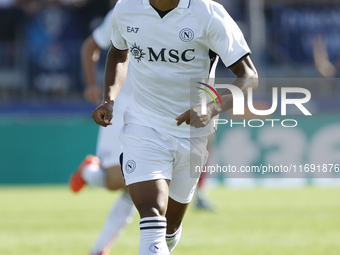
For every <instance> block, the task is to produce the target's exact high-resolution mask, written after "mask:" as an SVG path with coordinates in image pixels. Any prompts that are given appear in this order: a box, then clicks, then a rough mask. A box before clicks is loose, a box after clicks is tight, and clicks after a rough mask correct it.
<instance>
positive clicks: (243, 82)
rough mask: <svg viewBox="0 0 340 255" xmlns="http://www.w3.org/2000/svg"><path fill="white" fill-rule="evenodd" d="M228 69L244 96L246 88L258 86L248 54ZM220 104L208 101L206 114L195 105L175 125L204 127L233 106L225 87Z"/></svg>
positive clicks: (245, 95) (246, 94) (231, 98)
mask: <svg viewBox="0 0 340 255" xmlns="http://www.w3.org/2000/svg"><path fill="white" fill-rule="evenodd" d="M229 69H230V71H231V72H232V73H234V74H235V76H236V79H235V80H234V81H233V83H232V85H235V86H237V87H238V88H240V89H241V90H242V92H243V95H244V98H246V97H247V96H248V88H252V90H253V91H254V90H255V89H256V88H257V86H258V75H257V71H256V68H255V66H254V64H253V62H252V61H251V59H250V57H249V56H245V57H243V58H242V59H241V60H239V61H237V62H236V63H235V64H233V65H232V66H231V67H229ZM221 101H222V105H221V104H220V102H219V101H216V104H215V103H214V102H210V103H209V104H208V105H207V114H206V115H201V106H195V107H193V108H191V109H190V110H188V111H186V112H185V113H183V114H182V115H180V116H178V117H177V118H176V120H177V125H178V126H179V125H181V124H182V123H183V122H186V124H188V125H191V126H193V127H196V128H200V127H204V126H206V125H208V124H209V122H210V121H211V119H212V118H213V117H214V116H216V115H218V114H220V113H222V112H224V111H227V110H229V109H231V108H232V107H233V97H232V94H231V92H230V90H228V89H226V90H224V91H223V93H222V94H221Z"/></svg>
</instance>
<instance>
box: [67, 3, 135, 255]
mask: <svg viewBox="0 0 340 255" xmlns="http://www.w3.org/2000/svg"><path fill="white" fill-rule="evenodd" d="M111 16H112V10H111V11H110V12H109V13H108V14H107V15H106V17H105V19H104V21H103V22H102V24H101V25H100V26H99V27H98V28H97V29H95V30H94V32H93V33H92V35H90V36H89V37H88V38H87V39H86V40H85V42H84V43H83V46H82V51H81V57H82V65H83V71H84V74H85V81H86V88H85V91H84V97H85V99H87V100H88V101H89V102H91V103H94V104H96V105H98V104H99V103H100V102H101V101H102V97H103V92H102V89H101V88H100V86H99V85H98V83H97V81H96V75H95V67H96V62H97V61H98V59H99V54H100V51H101V50H107V49H108V48H109V47H110V44H111V43H110V36H111V30H112V25H111ZM131 93H132V86H131V85H129V84H126V86H124V88H123V89H122V91H121V93H120V94H119V99H117V101H116V104H115V107H114V108H115V119H114V121H113V122H114V125H112V126H110V127H107V128H104V127H100V129H99V134H98V140H97V156H98V157H97V156H93V155H89V156H87V157H86V158H85V160H84V161H83V163H82V164H81V165H80V167H79V168H78V170H77V172H76V173H75V174H74V175H72V176H71V178H70V183H69V184H70V188H71V190H72V191H74V192H79V191H80V190H81V189H82V188H83V187H84V186H85V185H86V184H90V185H94V186H99V187H105V188H107V189H110V190H118V189H122V190H124V192H123V193H122V195H121V196H120V197H119V198H118V199H117V200H116V201H115V203H114V204H113V205H112V208H111V209H110V211H109V213H108V215H107V219H106V221H105V224H104V226H103V229H102V231H101V233H100V234H99V236H98V238H97V241H96V243H95V244H94V245H93V247H92V249H91V251H90V255H106V254H108V252H109V249H110V247H111V245H112V243H113V241H114V240H115V238H116V237H117V236H118V235H119V234H120V233H121V232H122V230H123V229H124V228H125V226H126V224H128V223H129V222H131V220H132V216H133V214H134V211H135V209H134V205H133V203H132V201H131V198H130V195H129V194H128V193H127V192H126V191H127V190H126V186H125V183H124V179H123V176H122V172H121V168H120V164H119V155H120V153H121V144H120V141H119V139H118V133H119V130H120V128H121V127H122V126H123V112H124V110H125V108H126V106H127V103H128V102H129V98H130V96H131Z"/></svg>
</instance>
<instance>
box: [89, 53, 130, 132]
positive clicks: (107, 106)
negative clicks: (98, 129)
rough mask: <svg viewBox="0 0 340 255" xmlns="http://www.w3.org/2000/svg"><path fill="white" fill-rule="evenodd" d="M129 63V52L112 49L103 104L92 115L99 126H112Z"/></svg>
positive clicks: (106, 67)
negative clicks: (114, 109)
mask: <svg viewBox="0 0 340 255" xmlns="http://www.w3.org/2000/svg"><path fill="white" fill-rule="evenodd" d="M128 62H129V55H128V50H118V49H116V48H114V47H111V48H110V50H109V52H108V54H107V58H106V66H105V81H104V99H103V103H102V104H101V105H100V106H98V107H97V109H95V110H94V111H93V113H92V118H93V119H94V121H95V122H96V123H97V124H98V125H101V126H104V127H106V126H107V125H112V123H111V122H110V120H111V119H112V117H113V114H112V112H113V104H114V101H115V100H116V98H117V96H118V93H119V91H120V89H121V87H122V85H123V83H124V81H125V78H126V74H127V68H128Z"/></svg>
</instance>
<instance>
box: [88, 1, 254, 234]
mask: <svg viewBox="0 0 340 255" xmlns="http://www.w3.org/2000/svg"><path fill="white" fill-rule="evenodd" d="M178 2H179V1H178V0H176V1H172V0H150V3H151V5H153V6H154V7H155V8H157V9H158V10H160V11H167V10H171V9H173V8H175V7H176V6H177V5H178ZM127 66H128V51H127V50H126V51H119V50H117V49H115V48H113V47H111V49H110V50H109V52H108V56H107V62H106V70H110V71H109V72H108V71H105V88H104V102H103V104H101V105H100V106H98V108H97V109H95V110H94V111H93V113H92V118H93V119H94V121H95V122H96V123H97V124H99V125H102V126H104V127H106V126H107V125H112V123H111V122H110V120H111V118H112V117H113V114H112V109H113V104H114V101H115V100H116V98H117V95H118V93H119V90H120V88H121V86H122V85H123V83H124V81H125V77H126V72H127ZM230 70H231V71H232V72H233V73H234V74H235V76H236V79H235V81H234V82H233V85H236V86H238V87H239V88H240V89H241V90H242V91H243V93H244V95H245V96H247V89H248V87H251V88H252V89H253V90H255V89H256V87H257V72H256V69H255V67H254V65H253V63H252V61H251V60H250V58H249V57H248V56H247V57H244V58H243V59H241V60H240V61H238V62H237V63H236V64H234V65H233V66H232V67H231V68H230ZM221 99H222V105H223V106H222V105H220V104H217V105H215V104H214V103H209V104H208V107H207V115H204V116H201V115H200V112H201V106H195V107H193V108H192V109H188V111H186V112H184V113H183V114H181V115H180V116H178V117H177V118H176V120H177V125H181V124H183V123H184V122H186V124H188V125H191V126H195V127H203V126H206V125H207V124H208V123H209V122H210V120H211V119H212V117H214V116H216V115H217V114H219V113H221V112H223V111H226V110H229V109H230V108H232V102H233V101H232V96H231V94H230V92H229V90H226V91H224V92H223V94H222V96H221ZM128 189H129V192H130V195H131V198H132V200H133V202H134V204H135V206H136V208H137V210H138V212H139V215H140V217H141V218H144V217H154V216H163V217H164V216H165V217H166V218H167V233H168V234H172V233H174V232H175V231H176V230H177V229H178V228H179V226H180V224H181V222H182V220H183V218H184V215H185V212H186V210H187V208H188V206H189V204H188V203H187V204H181V203H179V202H176V201H175V200H173V199H171V198H169V180H164V179H160V180H151V181H145V182H139V183H134V184H131V185H129V186H128Z"/></svg>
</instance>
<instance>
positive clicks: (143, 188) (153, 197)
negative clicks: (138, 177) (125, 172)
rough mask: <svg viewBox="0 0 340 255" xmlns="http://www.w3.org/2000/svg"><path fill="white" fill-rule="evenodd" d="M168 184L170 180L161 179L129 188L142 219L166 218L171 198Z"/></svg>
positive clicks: (135, 184) (134, 184) (139, 183)
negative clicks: (169, 198)
mask: <svg viewBox="0 0 340 255" xmlns="http://www.w3.org/2000/svg"><path fill="white" fill-rule="evenodd" d="M168 183H169V181H168V180H164V179H160V180H150V181H143V182H137V183H133V184H130V185H129V186H128V189H129V193H130V196H131V198H132V201H133V203H134V204H135V206H136V208H137V210H138V212H139V214H140V217H141V218H145V217H154V216H165V213H166V210H167V205H168V197H169V186H168Z"/></svg>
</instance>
